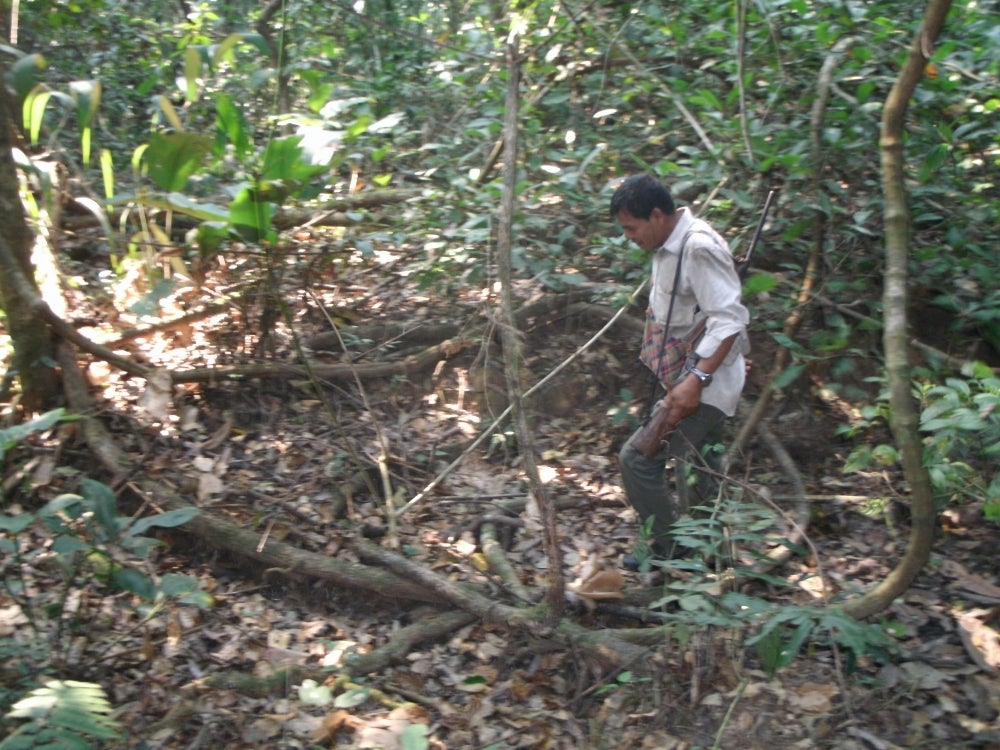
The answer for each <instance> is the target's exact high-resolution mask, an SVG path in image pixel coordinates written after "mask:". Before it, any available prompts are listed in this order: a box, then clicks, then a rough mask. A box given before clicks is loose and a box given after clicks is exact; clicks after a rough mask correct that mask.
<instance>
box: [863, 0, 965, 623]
mask: <svg viewBox="0 0 1000 750" xmlns="http://www.w3.org/2000/svg"><path fill="white" fill-rule="evenodd" d="M950 8H951V0H931V2H930V3H929V4H928V6H927V10H926V11H925V12H924V22H923V25H922V27H921V29H920V31H919V32H918V33H917V36H916V38H915V39H914V41H913V45H912V46H911V47H910V53H909V55H908V56H907V59H906V63H905V64H904V66H903V70H902V71H901V72H900V74H899V78H898V79H897V80H896V83H895V85H894V86H893V87H892V91H890V92H889V97H888V98H887V99H886V102H885V111H884V112H883V115H882V135H881V144H880V145H881V148H882V185H883V190H884V191H885V248H886V270H885V292H884V295H883V306H884V308H885V329H884V331H883V336H882V340H883V345H884V347H885V361H886V370H887V373H888V377H889V403H890V406H891V412H892V414H891V418H890V425H891V427H892V432H893V435H894V436H895V438H896V445H897V447H898V448H899V452H900V455H901V456H902V463H903V474H904V476H905V477H906V481H907V483H908V484H909V486H910V509H911V517H912V528H911V531H910V539H909V543H908V545H907V548H906V553H905V554H904V555H903V558H902V559H901V560H900V561H899V564H898V565H897V566H896V568H895V569H894V570H893V571H892V572H891V573H890V574H889V575H888V576H887V577H886V579H885V580H884V581H882V582H881V583H880V584H878V585H877V586H875V588H873V589H872V590H870V591H868V592H867V593H865V595H864V596H862V597H861V598H860V599H856V600H854V601H852V602H849V603H848V604H847V605H846V606H845V607H844V611H845V612H847V613H848V614H850V615H852V616H854V617H858V618H862V617H870V616H871V615H874V614H876V613H878V612H881V611H882V610H884V609H885V608H886V607H888V606H889V605H890V604H891V603H892V600H893V599H895V598H896V597H897V596H899V595H900V594H902V593H903V592H904V591H906V589H907V588H909V586H910V584H911V583H912V582H913V579H914V578H916V577H917V574H919V573H920V571H921V569H922V568H923V567H924V565H925V564H926V563H927V560H928V558H929V557H930V553H931V545H932V544H933V542H934V527H935V517H936V512H935V509H934V497H933V493H932V492H931V483H930V477H929V476H928V474H927V471H926V469H925V468H924V465H923V443H922V442H921V440H920V435H919V433H918V428H919V422H920V414H919V410H918V407H917V404H916V403H915V402H914V399H913V397H912V395H911V371H910V361H909V353H908V351H907V346H906V342H907V319H906V282H907V274H906V266H907V261H908V257H909V232H910V216H909V209H908V206H907V197H906V191H905V188H904V175H903V166H904V163H903V127H904V124H905V116H906V108H907V105H908V103H909V101H910V97H911V96H912V95H913V91H914V90H915V89H916V87H917V84H918V83H919V82H920V79H921V78H922V77H923V75H924V68H925V66H926V65H927V62H928V58H929V57H930V50H931V48H932V46H933V45H934V42H935V40H936V39H937V37H938V34H939V33H940V32H941V27H942V26H943V25H944V21H945V18H946V17H947V15H948V10H949V9H950Z"/></svg>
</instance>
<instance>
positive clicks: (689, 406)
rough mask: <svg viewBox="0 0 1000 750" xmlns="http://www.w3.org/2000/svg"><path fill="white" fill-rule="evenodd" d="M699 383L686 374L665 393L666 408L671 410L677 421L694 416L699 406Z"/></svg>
mask: <svg viewBox="0 0 1000 750" xmlns="http://www.w3.org/2000/svg"><path fill="white" fill-rule="evenodd" d="M701 391H702V385H701V381H700V380H698V378H697V377H696V376H695V375H692V374H690V373H687V374H685V375H682V376H681V379H680V381H679V382H677V383H676V384H675V385H674V386H673V387H671V389H670V392H669V393H667V396H666V398H665V399H664V400H665V401H666V406H668V407H670V408H671V409H672V410H673V413H674V415H675V417H676V418H677V421H680V420H681V419H684V417H688V416H690V415H692V414H694V413H695V412H696V411H697V410H698V407H699V406H701Z"/></svg>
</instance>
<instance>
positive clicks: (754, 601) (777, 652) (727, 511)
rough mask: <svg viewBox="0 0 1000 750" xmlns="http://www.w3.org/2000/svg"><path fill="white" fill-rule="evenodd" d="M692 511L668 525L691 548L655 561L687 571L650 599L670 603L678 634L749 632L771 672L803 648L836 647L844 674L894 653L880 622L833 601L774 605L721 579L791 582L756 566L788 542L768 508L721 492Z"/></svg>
mask: <svg viewBox="0 0 1000 750" xmlns="http://www.w3.org/2000/svg"><path fill="white" fill-rule="evenodd" d="M692 513H693V516H692V517H685V518H682V519H681V520H679V521H677V522H676V523H675V524H674V525H673V527H672V534H673V537H674V539H675V540H676V541H677V543H678V544H680V545H681V546H683V547H686V548H688V549H689V550H690V551H691V552H690V553H689V554H688V555H686V556H685V557H684V558H683V559H678V560H672V561H669V562H665V563H655V564H657V565H660V566H662V567H669V568H674V569H677V570H684V571H686V575H685V577H684V578H683V579H681V580H676V579H674V578H673V577H671V576H668V577H667V579H666V583H665V584H664V588H663V596H662V597H661V598H660V599H658V600H657V601H655V602H654V603H653V604H652V605H651V607H652V608H654V609H658V608H664V607H667V608H672V609H673V612H672V613H671V614H669V615H668V617H669V619H670V621H671V622H673V623H676V624H677V625H678V632H680V633H685V632H692V631H697V630H701V629H704V628H706V627H715V628H724V629H737V630H742V631H745V632H746V631H749V632H750V633H752V635H751V636H750V637H749V638H748V639H747V640H746V642H745V643H746V645H747V646H751V647H754V649H755V651H756V653H757V657H758V659H759V661H760V664H761V666H762V667H763V668H764V669H765V670H766V671H767V672H769V673H772V674H773V673H774V672H776V671H778V670H780V669H783V668H785V667H787V666H789V665H790V664H791V663H792V662H793V661H794V660H795V659H796V658H797V657H799V656H800V655H802V654H803V652H804V651H805V650H806V649H807V648H815V647H821V648H827V647H834V648H837V649H839V650H840V651H841V653H842V654H844V656H845V660H844V666H845V668H846V669H847V670H848V672H850V671H853V669H854V667H855V666H856V664H857V661H858V659H860V658H862V657H870V658H874V659H876V660H878V661H885V660H886V659H887V658H888V657H889V655H890V654H891V653H892V652H893V650H894V643H893V641H892V639H891V637H890V634H889V632H888V630H887V626H886V625H885V624H884V623H877V624H876V623H863V622H859V621H857V620H855V619H853V618H851V617H849V616H847V615H845V614H844V613H843V611H842V610H841V609H840V608H839V607H837V606H836V603H835V602H832V603H830V604H828V605H827V606H810V605H800V604H783V603H776V602H773V601H770V600H768V599H764V598H761V597H755V596H751V595H749V594H746V593H743V592H742V591H739V590H733V587H732V586H728V585H726V581H732V580H736V581H741V582H746V581H758V582H760V583H763V584H766V585H768V586H769V587H771V588H778V589H791V588H792V584H791V583H789V581H787V580H786V579H784V578H782V577H780V576H777V575H772V574H769V573H761V572H759V571H757V570H756V569H755V563H756V562H758V561H759V560H761V559H762V558H763V556H764V552H765V551H766V550H767V549H768V548H771V547H774V546H775V545H785V546H790V542H789V540H787V539H786V538H784V537H783V536H781V535H780V534H778V533H777V532H776V528H777V525H776V520H777V519H776V516H775V514H774V512H773V511H771V510H770V509H768V508H765V507H762V506H760V505H757V504H756V503H750V502H742V501H739V500H736V499H734V498H728V497H726V498H722V499H720V501H719V503H718V504H717V507H715V508H708V507H699V508H694V509H692ZM793 549H794V548H793ZM797 551H798V552H802V550H797ZM705 560H710V561H714V563H715V564H714V567H709V566H706V564H705V562H704V561H705Z"/></svg>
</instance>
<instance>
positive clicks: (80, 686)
mask: <svg viewBox="0 0 1000 750" xmlns="http://www.w3.org/2000/svg"><path fill="white" fill-rule="evenodd" d="M110 714H111V705H110V704H109V703H108V700H107V697H106V696H105V694H104V690H103V689H102V688H101V687H100V686H99V685H94V684H92V683H89V682H77V681H72V680H67V681H63V680H49V681H47V682H46V683H45V685H44V686H43V687H39V688H36V689H35V690H32V691H31V692H30V693H29V694H28V695H27V696H25V697H24V698H22V699H21V700H19V701H18V702H17V703H15V704H14V706H13V708H12V709H11V710H10V712H8V714H7V716H6V718H7V719H8V720H17V719H22V720H24V723H22V724H20V726H18V727H17V729H16V730H14V732H13V733H12V734H10V735H9V736H8V737H7V738H6V739H4V740H2V741H0V750H43V749H47V750H56V749H57V748H59V749H60V750H88V749H89V748H96V747H98V745H97V744H94V741H95V740H117V739H120V738H121V733H120V732H119V728H118V723H117V722H116V721H115V720H114V719H113V718H112V717H111V716H110Z"/></svg>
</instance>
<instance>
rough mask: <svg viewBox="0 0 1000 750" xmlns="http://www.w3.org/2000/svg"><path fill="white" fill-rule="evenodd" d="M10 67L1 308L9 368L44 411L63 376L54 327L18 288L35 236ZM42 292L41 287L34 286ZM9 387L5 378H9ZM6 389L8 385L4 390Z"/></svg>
mask: <svg viewBox="0 0 1000 750" xmlns="http://www.w3.org/2000/svg"><path fill="white" fill-rule="evenodd" d="M5 80H6V70H5V68H4V65H3V61H2V60H0V216H2V217H3V220H2V221H0V307H2V308H3V310H4V312H6V314H7V331H8V333H9V334H10V337H11V340H12V341H13V344H14V356H13V361H12V362H11V367H10V371H11V372H12V373H13V374H15V375H17V376H18V377H19V379H20V383H21V405H22V407H23V408H24V410H25V411H27V412H36V411H44V410H46V409H49V408H52V407H54V406H57V405H58V404H59V399H60V388H59V377H58V375H57V373H56V370H55V368H54V361H53V343H52V337H51V335H50V333H49V328H48V326H47V325H46V324H45V322H44V321H42V320H41V319H40V318H39V317H38V316H37V315H35V314H34V313H33V311H32V309H31V307H30V306H29V305H27V304H24V303H23V301H22V300H21V295H20V294H19V293H18V288H19V285H18V284H17V279H18V277H19V276H23V277H24V278H27V279H28V280H29V281H30V282H31V283H32V284H34V281H33V278H34V274H33V271H32V266H31V242H32V236H31V232H30V230H29V229H28V225H27V223H25V218H24V207H23V206H22V205H21V196H20V192H19V190H18V181H17V170H16V169H15V166H14V159H13V156H12V154H11V149H12V147H13V146H14V143H15V140H14V137H13V134H14V133H15V130H14V128H15V125H14V122H15V121H14V116H15V113H16V112H17V111H18V107H17V106H15V102H13V101H11V97H10V93H9V92H8V90H7V87H6V86H5V85H3V83H2V82H3V81H5ZM34 288H35V290H36V291H37V286H36V287H34ZM5 387H6V383H5ZM0 390H3V389H0Z"/></svg>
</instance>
